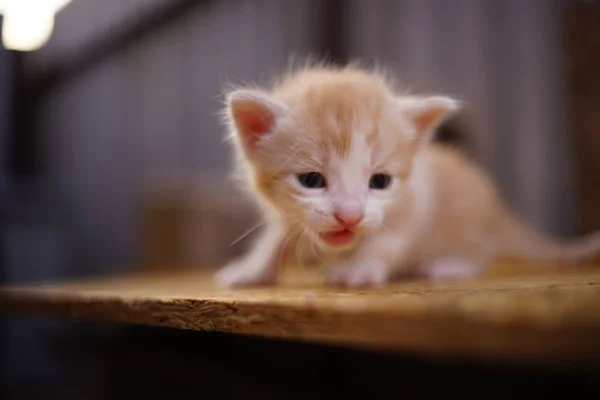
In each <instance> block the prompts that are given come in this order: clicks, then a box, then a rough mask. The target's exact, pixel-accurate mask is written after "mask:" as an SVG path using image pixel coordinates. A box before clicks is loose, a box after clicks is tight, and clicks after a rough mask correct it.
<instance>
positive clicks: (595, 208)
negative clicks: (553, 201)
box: [564, 1, 600, 232]
mask: <svg viewBox="0 0 600 400" xmlns="http://www.w3.org/2000/svg"><path fill="white" fill-rule="evenodd" d="M564 18H565V22H566V23H565V25H566V32H565V35H566V38H565V43H566V52H567V82H568V90H569V94H570V108H571V110H570V111H571V118H572V131H573V140H574V144H575V151H576V159H575V163H576V164H575V171H576V182H577V188H578V197H579V208H580V213H579V217H580V221H579V228H580V230H581V231H582V232H591V231H594V230H598V229H600V1H569V2H565V14H564Z"/></svg>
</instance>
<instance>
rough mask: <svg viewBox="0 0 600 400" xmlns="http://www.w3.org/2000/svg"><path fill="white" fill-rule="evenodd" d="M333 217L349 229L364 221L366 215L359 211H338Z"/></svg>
mask: <svg viewBox="0 0 600 400" xmlns="http://www.w3.org/2000/svg"><path fill="white" fill-rule="evenodd" d="M333 216H334V217H335V219H336V220H337V221H338V222H339V223H340V225H342V226H343V227H344V228H348V229H349V228H353V227H355V226H356V225H358V223H359V222H360V221H362V219H363V217H364V214H363V212H362V211H359V210H353V211H337V212H335V213H334V214H333Z"/></svg>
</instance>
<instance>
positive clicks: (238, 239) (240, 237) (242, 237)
mask: <svg viewBox="0 0 600 400" xmlns="http://www.w3.org/2000/svg"><path fill="white" fill-rule="evenodd" d="M264 224H266V221H263V222H259V223H258V224H256V225H254V226H253V227H252V228H250V229H248V230H247V231H246V232H244V233H242V235H241V236H239V237H238V238H237V239H235V240H234V241H233V242H231V244H230V245H229V247H232V246H234V245H235V244H236V243H239V242H240V241H241V240H242V239H244V238H245V237H246V236H248V235H249V234H251V233H252V232H254V231H255V230H257V229H258V228H260V227H261V226H263V225H264Z"/></svg>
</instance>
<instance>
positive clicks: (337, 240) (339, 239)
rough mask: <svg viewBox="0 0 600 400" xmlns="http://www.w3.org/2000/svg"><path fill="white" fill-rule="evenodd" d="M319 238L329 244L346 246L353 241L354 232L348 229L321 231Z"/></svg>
mask: <svg viewBox="0 0 600 400" xmlns="http://www.w3.org/2000/svg"><path fill="white" fill-rule="evenodd" d="M320 236H321V239H323V241H324V242H325V243H327V244H328V245H330V246H346V245H348V244H350V243H352V242H353V241H354V237H355V236H356V234H355V233H354V232H352V231H350V230H348V229H342V230H339V231H330V232H323V233H321V234H320Z"/></svg>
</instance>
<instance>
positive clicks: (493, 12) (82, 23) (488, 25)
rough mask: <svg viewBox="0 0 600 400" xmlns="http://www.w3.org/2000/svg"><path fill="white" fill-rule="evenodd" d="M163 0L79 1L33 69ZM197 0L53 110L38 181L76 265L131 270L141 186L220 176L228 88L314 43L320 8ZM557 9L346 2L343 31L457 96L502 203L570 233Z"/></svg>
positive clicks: (532, 2) (83, 80) (359, 47)
mask: <svg viewBox="0 0 600 400" xmlns="http://www.w3.org/2000/svg"><path fill="white" fill-rule="evenodd" d="M160 2H161V0H135V1H133V0H128V1H118V0H105V1H101V2H100V1H95V0H75V1H74V2H73V3H72V4H71V5H70V6H69V7H67V8H66V9H65V10H64V11H63V12H62V13H61V14H60V15H59V16H58V19H57V26H56V31H55V34H54V36H53V38H52V39H51V42H50V43H49V45H48V46H47V47H45V48H44V49H42V50H41V51H39V52H37V53H35V54H33V55H32V56H31V57H32V58H31V64H32V66H31V69H32V70H33V71H35V70H36V69H43V68H44V67H45V66H47V65H51V63H53V62H56V61H60V60H62V59H66V57H68V56H70V55H72V54H75V53H76V52H77V51H78V50H80V49H82V48H84V47H85V46H87V45H89V44H90V43H94V42H95V40H97V39H98V38H100V37H102V36H103V35H107V34H109V33H110V32H111V31H113V30H114V29H117V28H118V27H120V26H123V24H128V23H130V22H131V21H132V20H133V19H135V18H137V17H139V15H143V13H144V12H145V11H147V10H150V9H151V8H152V7H155V6H156V5H157V4H159V3H160ZM200 3H206V4H203V5H202V6H198V7H196V9H195V10H194V12H192V13H190V14H189V15H187V16H185V18H183V19H182V20H180V21H179V22H178V23H175V24H173V25H172V26H171V27H169V28H167V29H164V30H159V31H156V32H155V33H154V34H153V35H152V36H151V37H148V38H146V39H144V40H143V41H141V42H140V43H139V44H137V45H135V46H134V47H133V48H131V49H127V50H126V51H124V52H122V53H120V54H118V55H116V56H115V57H112V58H110V59H107V60H105V61H104V62H103V63H102V64H100V65H97V66H96V67H95V68H93V69H92V70H91V71H88V72H86V73H85V74H84V75H81V76H78V77H77V78H76V79H74V80H71V81H69V82H67V83H66V84H65V85H64V86H62V87H60V88H58V89H57V90H56V91H55V92H54V93H53V95H52V96H51V98H50V99H49V100H48V101H47V103H46V104H45V106H44V110H43V115H42V117H41V119H40V121H39V129H40V130H41V132H42V133H43V135H44V137H45V143H46V144H47V150H48V153H47V154H48V156H49V157H50V166H51V168H50V171H49V174H48V175H47V176H46V177H45V180H46V182H47V185H48V186H49V187H52V188H55V189H56V190H55V192H56V193H55V198H54V203H52V204H60V205H61V206H62V210H61V211H60V213H58V214H59V215H61V217H60V218H62V221H63V222H64V224H66V225H68V229H67V232H66V233H65V232H63V234H65V235H68V236H69V237H70V240H71V242H72V243H73V246H72V248H73V249H74V251H75V254H74V260H76V261H75V264H76V265H77V268H83V269H84V270H89V271H100V270H103V271H106V270H110V268H123V267H124V266H126V265H131V264H132V263H133V262H134V261H135V260H136V254H137V244H138V243H137V231H136V223H137V220H136V218H137V215H136V210H137V209H138V206H139V201H140V194H141V193H143V191H144V190H145V188H146V187H148V186H152V185H155V184H159V183H160V182H163V181H165V180H169V179H183V180H184V181H185V180H187V181H189V182H197V181H200V180H202V178H201V177H202V176H204V175H206V174H208V173H210V174H209V175H211V176H216V177H223V176H224V175H225V171H226V170H227V167H228V165H229V151H228V148H227V146H225V144H223V143H222V137H223V135H222V130H221V128H220V126H219V125H218V118H217V116H216V112H217V110H218V108H219V106H220V99H219V94H220V90H221V88H222V86H223V85H224V84H225V83H226V82H227V81H228V80H231V81H233V82H244V81H250V80H255V79H258V80H261V79H263V78H268V77H269V76H271V74H272V73H274V72H276V71H278V70H280V69H281V67H283V66H284V65H285V64H286V60H287V59H288V57H289V56H290V55H291V54H292V53H295V54H299V55H304V54H307V53H308V52H309V51H310V50H311V49H312V46H313V45H314V43H313V39H314V30H315V26H314V24H315V20H314V8H315V7H316V6H317V5H318V4H319V2H318V1H317V0H300V1H278V0H256V1H252V0H238V1H235V0H230V1H212V2H200ZM559 3H560V2H558V1H547V0H529V1H526V2H522V1H520V0H507V1H501V2H499V1H494V0H452V1H447V2H443V1H434V0H403V1H387V0H349V1H348V2H347V4H348V5H349V7H350V8H349V12H348V15H346V16H345V18H347V20H346V21H345V22H346V23H347V24H346V25H347V26H348V31H347V32H343V35H344V37H347V38H348V43H347V45H348V52H349V55H350V56H351V58H363V59H366V60H370V61H374V60H378V61H380V62H381V63H383V64H386V65H389V66H391V68H392V69H393V70H394V71H396V72H397V73H398V75H399V76H400V77H401V79H402V80H403V81H405V82H407V83H410V85H411V86H413V87H415V88H420V89H422V90H425V91H436V92H438V91H445V92H447V93H449V94H453V95H456V96H457V97H459V98H461V99H464V100H465V101H466V102H467V110H466V112H465V114H464V118H465V119H466V120H467V121H468V123H469V126H470V127H471V128H472V129H471V133H472V136H471V139H472V141H473V143H474V147H475V150H476V156H477V158H478V159H479V161H480V162H482V163H483V164H484V165H485V166H486V167H488V168H489V169H490V170H491V172H492V174H493V176H494V177H495V179H496V180H497V181H498V182H499V184H500V185H501V188H502V191H503V193H504V194H505V196H506V198H507V199H508V201H509V202H510V203H511V204H512V205H513V206H514V207H515V208H516V209H517V210H518V212H520V213H521V214H522V215H525V216H527V217H528V218H529V219H530V220H531V221H532V222H533V223H534V224H536V225H537V226H540V227H543V228H545V229H547V230H548V231H550V232H553V233H558V234H569V233H571V232H572V229H573V226H572V221H574V217H573V215H572V214H570V212H569V210H571V209H572V206H573V199H572V198H571V192H572V191H571V190H570V184H571V183H570V182H571V180H570V175H571V172H570V169H569V166H570V161H569V160H570V155H571V152H570V145H569V141H568V131H567V129H566V123H565V121H566V118H567V117H568V113H567V110H566V105H565V104H564V103H563V99H564V96H563V95H562V93H563V87H562V86H563V82H562V62H561V60H562V59H561V43H560V34H561V29H562V27H561V25H560V20H559ZM200 183H201V182H200ZM57 223H58V224H60V222H57Z"/></svg>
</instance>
